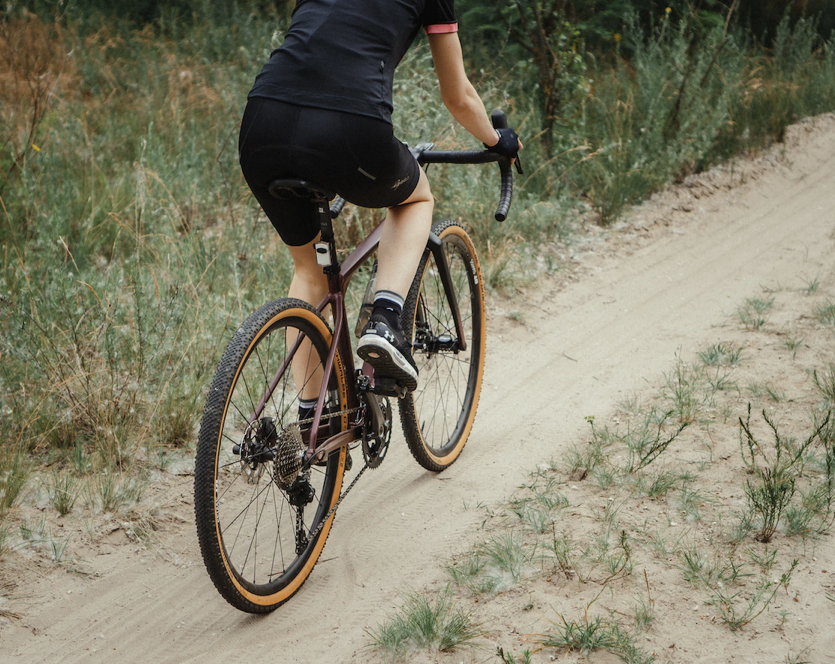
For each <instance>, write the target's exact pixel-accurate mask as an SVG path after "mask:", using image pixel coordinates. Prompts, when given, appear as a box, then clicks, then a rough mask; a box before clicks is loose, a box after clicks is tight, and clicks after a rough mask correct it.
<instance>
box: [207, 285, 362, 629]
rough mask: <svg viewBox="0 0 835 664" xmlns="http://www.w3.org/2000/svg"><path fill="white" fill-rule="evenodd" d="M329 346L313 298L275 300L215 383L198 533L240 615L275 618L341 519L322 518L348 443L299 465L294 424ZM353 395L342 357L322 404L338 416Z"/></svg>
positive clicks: (210, 566) (230, 351)
mask: <svg viewBox="0 0 835 664" xmlns="http://www.w3.org/2000/svg"><path fill="white" fill-rule="evenodd" d="M299 339H301V341H297V340H299ZM330 344H331V332H330V330H329V329H328V326H327V324H326V323H325V321H324V320H323V319H322V317H321V316H320V315H319V313H317V312H316V311H315V310H314V309H312V308H311V307H309V306H308V305H307V304H305V303H304V302H301V301H299V300H291V299H283V300H276V301H274V302H270V303H268V304H266V305H264V306H263V307H261V308H260V309H259V310H258V311H256V312H255V313H254V314H252V316H250V317H249V318H248V319H247V321H246V322H245V323H244V324H243V325H242V326H241V328H240V329H239V330H238V331H237V333H236V334H235V336H234V337H233V339H232V341H231V342H230V343H229V346H228V347H227V349H226V352H225V353H224V355H223V359H222V360H221V362H220V365H219V366H218V369H217V372H216V373H215V377H214V380H213V381H212V385H211V388H210V389H209V395H208V398H207V400H206V406H205V408H204V410H203V419H202V421H201V424H200V434H199V438H198V443H197V458H196V462H195V471H194V509H195V516H196V522H197V534H198V538H199V541H200V549H201V551H202V554H203V561H204V562H205V564H206V569H207V570H208V572H209V576H210V577H211V579H212V581H213V582H214V584H215V587H216V588H217V589H218V591H219V592H220V594H221V595H222V596H223V597H224V598H225V599H226V600H227V601H229V602H230V603H231V604H232V605H233V606H235V607H237V608H238V609H240V610H242V611H247V612H250V613H266V612H268V611H271V610H273V609H275V608H276V607H278V606H279V605H280V604H282V603H283V602H286V601H287V600H288V599H289V598H290V597H292V595H293V594H294V593H295V592H296V591H297V590H298V589H299V588H300V587H301V585H302V584H303V583H304V581H305V580H306V579H307V577H308V576H309V575H310V572H311V571H312V570H313V566H314V565H315V564H316V561H317V560H318V559H319V555H320V554H321V552H322V548H323V547H324V545H325V540H326V539H327V537H328V533H329V532H330V528H331V525H332V523H333V515H331V516H330V517H329V518H328V519H327V521H325V517H326V516H327V515H328V512H329V511H330V509H331V507H332V506H333V505H334V504H335V503H336V501H337V500H338V498H339V492H340V490H341V487H342V477H343V474H344V471H345V456H346V450H345V448H344V447H343V448H341V449H339V450H337V451H335V452H333V453H331V454H330V456H329V457H328V459H327V463H326V464H324V465H322V466H316V465H314V466H312V467H311V469H310V470H309V471H308V472H307V473H305V472H301V456H300V455H303V452H304V449H305V448H306V444H304V443H302V438H301V433H300V428H299V423H298V421H297V420H298V403H299V396H300V394H301V392H302V390H303V388H304V384H305V383H307V384H308V385H310V384H312V383H311V381H312V382H313V383H315V382H317V381H318V384H321V380H322V376H323V375H324V369H323V368H324V366H325V361H326V359H327V355H328V349H329V347H330ZM294 349H295V350H294ZM291 353H295V354H294V355H293V357H294V359H293V361H292V362H290V361H289V358H290V355H291ZM310 391H311V388H310V387H308V389H307V392H308V393H309V392H310ZM306 396H308V397H309V394H308V395H306ZM345 402H346V386H345V377H344V373H343V370H342V364H341V362H340V358H339V356H338V355H337V356H336V361H335V363H334V370H333V371H332V373H331V376H330V380H329V381H328V392H327V401H326V404H325V405H326V406H327V407H329V408H330V412H339V411H340V410H344V404H345ZM346 426H347V415H345V414H343V415H341V416H338V417H336V418H333V419H332V420H331V427H330V429H328V427H327V426H325V427H323V428H322V429H320V431H322V434H321V435H320V439H324V438H325V437H327V435H328V433H331V434H333V433H336V432H337V431H339V430H341V429H343V428H344V427H346Z"/></svg>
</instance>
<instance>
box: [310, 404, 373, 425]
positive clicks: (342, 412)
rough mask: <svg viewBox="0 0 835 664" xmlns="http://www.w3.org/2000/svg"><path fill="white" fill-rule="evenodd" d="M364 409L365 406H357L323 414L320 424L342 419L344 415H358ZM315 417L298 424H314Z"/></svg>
mask: <svg viewBox="0 0 835 664" xmlns="http://www.w3.org/2000/svg"><path fill="white" fill-rule="evenodd" d="M363 408H364V406H357V407H356V408H351V409H349V410H340V411H339V412H337V413H322V416H321V417H320V418H319V422H320V423H322V422H324V421H325V420H330V419H332V418H334V417H342V416H343V415H353V414H354V413H358V412H359V411H361V410H362V409H363ZM315 419H316V418H315V417H308V418H307V419H306V420H299V421H298V422H296V424H313V420H315Z"/></svg>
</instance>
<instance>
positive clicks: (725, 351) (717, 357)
mask: <svg viewBox="0 0 835 664" xmlns="http://www.w3.org/2000/svg"><path fill="white" fill-rule="evenodd" d="M699 360H700V361H701V363H702V364H703V365H705V366H706V367H736V366H739V363H740V361H741V360H742V348H740V347H738V346H735V345H734V344H726V343H717V344H711V345H710V346H708V347H707V348H706V349H705V350H703V351H700V352H699Z"/></svg>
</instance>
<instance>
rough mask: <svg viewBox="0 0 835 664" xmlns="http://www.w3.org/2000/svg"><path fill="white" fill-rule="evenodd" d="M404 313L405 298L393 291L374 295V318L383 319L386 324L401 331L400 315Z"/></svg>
mask: <svg viewBox="0 0 835 664" xmlns="http://www.w3.org/2000/svg"><path fill="white" fill-rule="evenodd" d="M402 312H403V298H402V297H400V296H399V295H398V294H397V293H394V292H392V291H386V290H381V291H377V293H376V294H375V295H374V309H373V311H372V312H371V315H372V316H378V317H382V319H383V320H385V321H386V324H387V325H388V326H389V327H391V328H394V329H396V330H399V329H400V314H401V313H402Z"/></svg>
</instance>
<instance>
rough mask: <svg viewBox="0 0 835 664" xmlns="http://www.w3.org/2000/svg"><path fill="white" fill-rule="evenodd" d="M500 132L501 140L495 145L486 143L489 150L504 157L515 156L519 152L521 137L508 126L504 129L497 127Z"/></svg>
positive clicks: (485, 145)
mask: <svg viewBox="0 0 835 664" xmlns="http://www.w3.org/2000/svg"><path fill="white" fill-rule="evenodd" d="M496 131H497V132H499V142H498V143H496V144H495V145H487V143H485V144H484V147H486V148H487V151H488V152H496V153H498V154H500V155H502V156H503V157H515V156H516V155H517V154H519V137H518V136H517V135H516V132H515V131H513V130H512V129H510V128H509V127H506V128H504V129H496Z"/></svg>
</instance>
